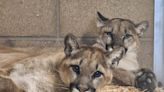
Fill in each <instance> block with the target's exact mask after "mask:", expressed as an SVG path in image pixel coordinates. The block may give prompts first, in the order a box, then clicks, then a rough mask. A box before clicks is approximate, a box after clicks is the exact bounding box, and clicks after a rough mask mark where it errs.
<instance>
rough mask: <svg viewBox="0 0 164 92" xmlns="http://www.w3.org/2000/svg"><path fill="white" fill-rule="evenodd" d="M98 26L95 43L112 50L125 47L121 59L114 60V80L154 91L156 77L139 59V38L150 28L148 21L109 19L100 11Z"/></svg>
mask: <svg viewBox="0 0 164 92" xmlns="http://www.w3.org/2000/svg"><path fill="white" fill-rule="evenodd" d="M97 15H98V22H97V27H98V28H99V29H100V32H99V38H98V40H97V43H96V44H95V45H94V46H96V47H99V48H101V49H103V50H104V51H107V52H111V51H113V50H115V49H117V48H120V47H123V48H125V53H124V54H123V56H122V58H121V60H119V61H117V62H112V64H113V66H115V69H114V72H113V75H114V81H115V82H117V84H121V85H133V86H136V87H138V88H141V89H142V90H145V89H147V91H148V92H153V90H154V89H155V87H156V78H155V75H154V73H153V72H152V71H151V70H149V69H140V67H139V63H138V60H137V53H138V50H139V45H140V41H139V38H140V37H141V36H142V35H143V33H144V31H146V30H147V28H148V22H147V21H143V22H141V23H139V24H135V23H133V22H132V21H131V20H128V19H121V18H113V19H108V18H106V17H104V16H103V15H102V14H101V13H100V12H97Z"/></svg>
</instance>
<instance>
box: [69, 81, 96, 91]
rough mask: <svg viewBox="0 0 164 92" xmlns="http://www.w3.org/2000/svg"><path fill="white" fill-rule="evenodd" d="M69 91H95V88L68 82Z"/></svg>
mask: <svg viewBox="0 0 164 92" xmlns="http://www.w3.org/2000/svg"><path fill="white" fill-rule="evenodd" d="M70 92H96V89H95V88H93V87H88V86H81V87H80V85H79V84H74V83H71V84H70Z"/></svg>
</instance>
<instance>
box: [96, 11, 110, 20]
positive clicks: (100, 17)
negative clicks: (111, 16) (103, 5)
mask: <svg viewBox="0 0 164 92" xmlns="http://www.w3.org/2000/svg"><path fill="white" fill-rule="evenodd" d="M97 15H98V18H99V20H100V21H107V20H108V18H106V17H104V16H103V15H102V14H101V13H100V12H99V11H97Z"/></svg>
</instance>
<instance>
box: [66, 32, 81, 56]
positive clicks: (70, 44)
mask: <svg viewBox="0 0 164 92" xmlns="http://www.w3.org/2000/svg"><path fill="white" fill-rule="evenodd" d="M64 45H65V49H64V52H65V54H66V56H70V55H71V54H73V53H74V52H75V51H76V50H77V49H78V48H79V45H78V42H77V40H76V37H75V36H74V35H73V34H67V35H66V37H65V39H64Z"/></svg>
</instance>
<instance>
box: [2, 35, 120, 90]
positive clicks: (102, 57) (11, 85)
mask: <svg viewBox="0 0 164 92" xmlns="http://www.w3.org/2000/svg"><path fill="white" fill-rule="evenodd" d="M64 45H65V49H64V52H63V51H60V52H59V53H53V52H52V53H44V54H39V55H33V56H29V57H28V56H26V58H25V59H21V60H20V61H19V60H18V61H14V63H13V64H8V65H7V66H1V68H0V92H95V91H96V89H99V88H101V87H103V86H104V85H107V84H110V82H111V81H112V70H111V68H110V67H111V66H110V65H109V64H107V63H110V62H111V60H112V58H113V59H114V57H119V56H120V53H121V52H122V51H121V50H122V49H121V48H120V49H117V50H116V51H113V52H112V53H104V52H103V51H102V50H101V49H99V48H96V47H90V46H79V44H78V43H77V41H76V37H75V36H74V35H72V34H69V35H67V36H66V37H65V41H64ZM2 53H3V52H1V54H2ZM10 53H11V52H10ZM17 53H19V52H17ZM5 55H8V54H7V52H5ZM19 55H21V54H19ZM6 60H7V59H6Z"/></svg>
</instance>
